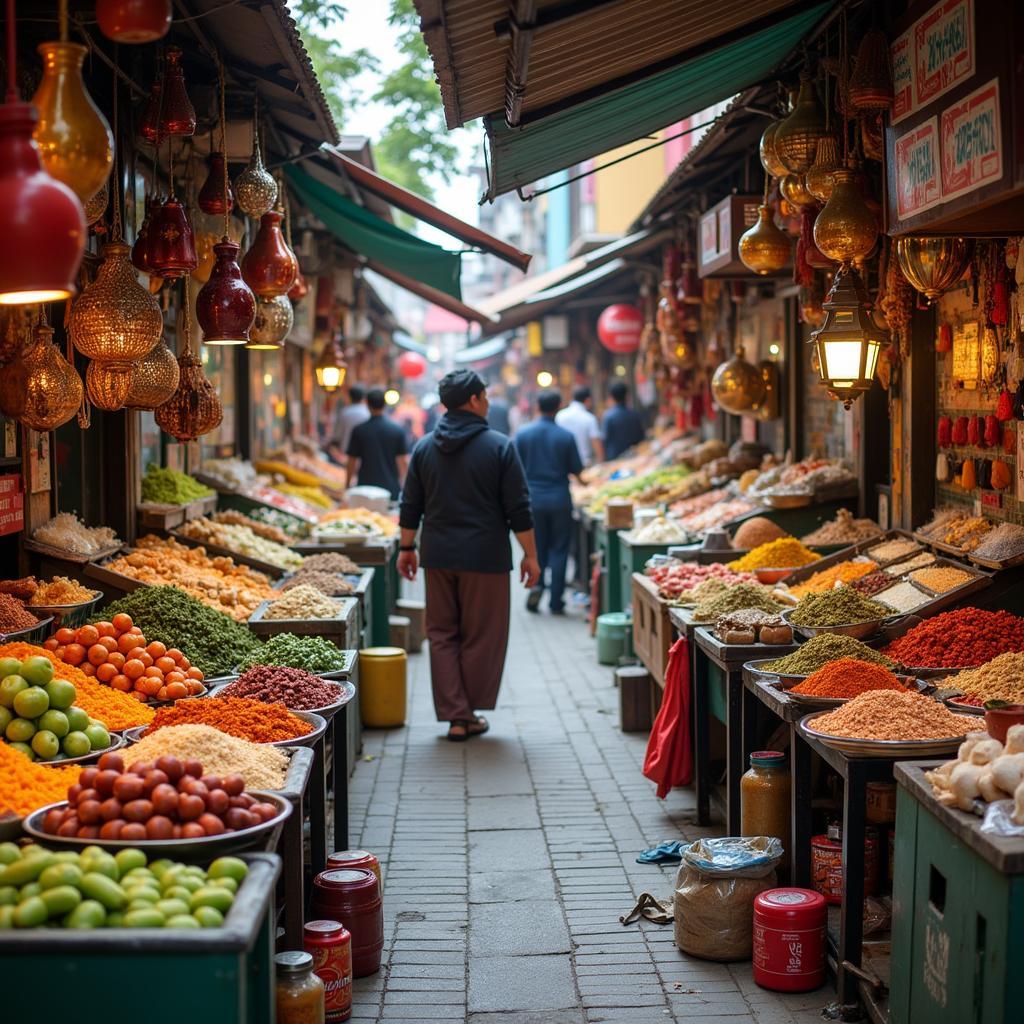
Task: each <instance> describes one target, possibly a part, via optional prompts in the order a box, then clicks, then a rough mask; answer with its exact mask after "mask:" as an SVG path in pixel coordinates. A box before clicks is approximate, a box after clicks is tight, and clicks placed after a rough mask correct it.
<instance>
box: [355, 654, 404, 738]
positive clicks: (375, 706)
mask: <svg viewBox="0 0 1024 1024" xmlns="http://www.w3.org/2000/svg"><path fill="white" fill-rule="evenodd" d="M359 707H360V709H361V711H362V716H363V725H364V726H366V728H367V729H391V728H394V727H395V726H398V725H404V724H405V711H406V654H405V651H403V650H402V649H401V647H367V648H366V649H365V650H362V651H360V652H359Z"/></svg>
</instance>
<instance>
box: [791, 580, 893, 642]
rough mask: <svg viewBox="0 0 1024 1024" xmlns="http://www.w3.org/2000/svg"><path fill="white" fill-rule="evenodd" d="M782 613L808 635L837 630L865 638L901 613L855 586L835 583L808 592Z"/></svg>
mask: <svg viewBox="0 0 1024 1024" xmlns="http://www.w3.org/2000/svg"><path fill="white" fill-rule="evenodd" d="M782 617H783V618H784V619H785V620H786V621H787V622H788V623H789V624H790V625H791V626H792V627H793V628H794V629H795V630H796V631H797V632H798V633H799V634H800V635H801V636H803V637H805V638H807V639H812V638H814V637H816V636H819V635H820V634H822V633H836V634H838V635H840V636H851V637H853V638H854V639H855V640H864V639H866V638H867V637H870V636H874V635H875V634H876V633H877V632H878V631H879V630H880V629H882V628H883V626H885V625H886V624H887V623H888V622H889V621H891V620H894V619H895V618H897V617H898V616H893V615H892V613H891V611H890V609H889V608H888V607H887V606H886V605H884V604H880V603H879V602H878V601H873V600H872V599H871V598H869V597H864V596H863V595H862V594H860V593H858V592H857V591H856V590H854V589H853V587H836V588H834V589H832V590H823V591H821V592H820V593H816V594H808V595H807V596H806V597H803V598H801V600H800V603H799V604H798V605H797V606H796V607H795V608H792V609H790V610H789V611H787V612H784V613H783V616H782Z"/></svg>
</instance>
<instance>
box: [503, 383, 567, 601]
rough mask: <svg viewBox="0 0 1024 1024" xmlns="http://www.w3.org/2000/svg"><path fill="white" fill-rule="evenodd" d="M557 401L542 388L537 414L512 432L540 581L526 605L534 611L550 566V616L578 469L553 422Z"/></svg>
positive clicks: (561, 580)
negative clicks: (534, 536) (523, 475)
mask: <svg viewBox="0 0 1024 1024" xmlns="http://www.w3.org/2000/svg"><path fill="white" fill-rule="evenodd" d="M561 404H562V397H561V395H560V394H559V393H558V392H557V391H544V392H542V393H541V395H540V397H539V398H538V399H537V408H538V409H539V410H540V415H539V416H538V417H537V419H535V420H534V421H533V423H531V424H529V425H528V426H525V427H523V428H522V430H520V431H519V432H518V433H517V434H516V436H515V446H516V450H517V451H518V452H519V458H520V460H521V461H522V463H523V469H524V470H525V472H526V482H527V484H529V487H530V504H531V505H532V507H533V524H534V529H535V530H536V533H537V560H538V561H539V562H540V580H539V581H538V583H537V585H536V586H535V587H534V588H533V589H532V590H531V591H530V596H529V597H528V598H527V599H526V607H527V609H528V610H529V611H531V612H535V611H537V609H538V607H539V606H540V600H541V597H542V596H543V594H544V574H545V570H548V569H550V571H551V583H550V587H551V589H550V593H549V596H548V607H549V609H550V611H551V614H552V615H561V614H562V612H563V610H564V604H563V600H562V594H563V592H564V590H565V566H566V562H567V561H568V558H569V539H570V537H571V536H572V498H571V497H570V495H569V476H570V475H572V476H576V477H578V476H579V475H580V473H582V472H583V463H582V462H581V461H580V453H579V449H578V448H577V447H576V439H575V438H574V437H573V436H572V434H570V433H569V431H568V430H566V429H564V428H563V427H560V426H558V424H557V423H555V413H556V412H558V407H559V406H560V405H561Z"/></svg>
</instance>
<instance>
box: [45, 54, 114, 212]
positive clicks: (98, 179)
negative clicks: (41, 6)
mask: <svg viewBox="0 0 1024 1024" xmlns="http://www.w3.org/2000/svg"><path fill="white" fill-rule="evenodd" d="M88 52H89V51H88V50H87V49H86V47H84V46H79V44H78V43H61V42H51V43H41V44H40V45H39V54H40V56H41V57H42V58H43V77H42V79H41V80H40V82H39V88H38V89H36V94H35V96H33V97H32V103H33V105H34V106H35V107H36V108H37V110H38V111H39V121H38V122H37V123H36V127H35V130H34V131H33V133H32V137H33V138H34V139H35V142H36V147H37V148H38V150H39V159H40V160H41V161H42V164H43V167H44V168H45V170H46V172H47V174H49V175H50V176H51V177H52V178H56V179H57V180H58V181H62V182H63V183H64V184H65V185H67V186H68V188H70V189H71V191H72V192H74V193H75V195H77V196H78V198H79V200H80V201H81V202H83V203H85V202H87V201H88V200H90V199H91V198H92V197H93V196H94V195H95V194H96V193H97V192H98V191H99V190H100V189H101V188H102V187H103V183H104V182H105V181H106V180H107V178H108V177H109V176H110V168H111V167H112V166H113V163H114V137H113V135H112V134H111V132H110V126H109V125H108V124H107V122H106V119H105V118H104V117H103V115H102V114H101V113H100V111H99V108H98V107H97V106H96V104H95V103H93V101H92V97H90V96H89V93H88V92H87V91H86V89H85V82H84V81H83V80H82V62H83V61H84V60H85V55H86V54H87V53H88Z"/></svg>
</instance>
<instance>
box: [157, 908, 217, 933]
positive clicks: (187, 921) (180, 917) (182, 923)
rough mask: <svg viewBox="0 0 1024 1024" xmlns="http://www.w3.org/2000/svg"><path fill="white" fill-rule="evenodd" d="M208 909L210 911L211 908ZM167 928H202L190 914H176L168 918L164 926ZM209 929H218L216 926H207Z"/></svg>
mask: <svg viewBox="0 0 1024 1024" xmlns="http://www.w3.org/2000/svg"><path fill="white" fill-rule="evenodd" d="M207 909H210V908H209V907H208V908H207ZM164 927H165V928H202V927H203V925H201V924H200V923H199V922H198V921H197V920H196V919H195V918H194V917H192V916H191V915H190V914H175V915H174V917H169V918H167V923H166V924H165V925H164ZM206 927H207V928H216V927H217V925H216V924H209V925H206Z"/></svg>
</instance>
